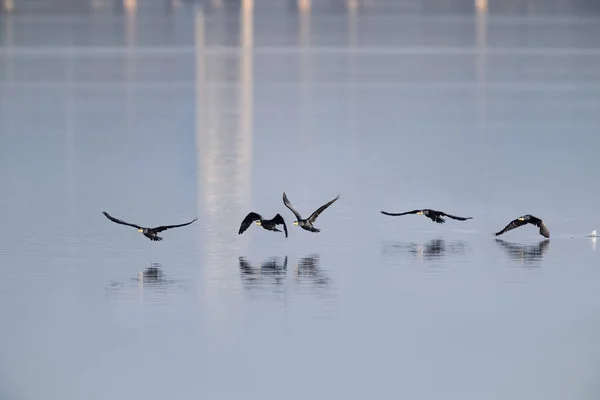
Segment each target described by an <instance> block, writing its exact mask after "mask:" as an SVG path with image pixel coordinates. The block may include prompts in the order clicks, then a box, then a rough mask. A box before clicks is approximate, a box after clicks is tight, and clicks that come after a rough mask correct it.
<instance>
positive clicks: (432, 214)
mask: <svg viewBox="0 0 600 400" xmlns="http://www.w3.org/2000/svg"><path fill="white" fill-rule="evenodd" d="M339 198H340V195H337V197H336V198H334V199H333V200H330V201H328V202H327V203H325V204H323V205H322V206H321V207H319V208H318V209H317V210H316V211H315V212H313V213H312V214H311V215H310V217H308V218H302V216H301V215H300V213H299V212H298V211H297V210H296V209H295V208H294V207H293V206H292V203H291V202H290V201H289V200H288V197H287V195H286V194H285V192H283V204H284V205H285V206H286V207H287V208H288V209H289V210H290V211H291V212H292V213H293V214H294V215H295V216H296V220H295V221H294V222H293V224H294V226H299V227H301V228H302V229H304V230H307V231H309V232H314V233H317V232H320V231H321V230H320V229H318V228H315V227H314V225H313V224H314V222H315V220H316V219H317V218H318V217H319V215H321V213H322V212H323V211H325V210H326V209H327V208H328V207H329V206H331V205H332V204H333V203H335V202H336V201H337V200H338V199H339ZM102 213H103V214H104V216H105V217H106V218H108V219H109V220H111V221H112V222H115V223H117V224H121V225H127V226H132V227H134V228H136V229H137V230H138V231H139V232H141V233H142V234H143V235H144V236H146V237H147V238H148V239H150V240H152V241H160V240H162V237H160V236H158V233H159V232H162V231H165V230H167V229H171V228H178V227H181V226H186V225H190V224H191V223H193V222H194V221H196V220H198V218H194V219H193V220H192V221H190V222H186V223H183V224H178V225H163V226H157V227H155V228H144V227H141V226H139V225H136V224H131V223H129V222H125V221H122V220H120V219H118V218H115V217H113V216H111V215H110V214H108V213H107V212H106V211H102ZM381 213H382V214H384V215H389V216H393V217H397V216H401V215H408V214H417V215H424V216H426V217H427V218H429V219H431V220H432V221H433V222H436V223H438V224H443V223H444V222H446V220H445V219H444V218H442V217H448V218H451V219H455V220H458V221H466V220H469V219H473V217H457V216H455V215H451V214H447V213H445V212H443V211H437V210H432V209H429V208H424V209H421V210H412V211H406V212H401V213H389V212H386V211H381ZM253 222H254V223H256V225H258V226H261V227H263V229H266V230H268V231H272V232H281V230H279V229H277V226H278V225H282V226H283V231H284V232H285V237H286V238H287V237H288V230H287V225H286V223H285V220H284V219H283V217H282V216H281V214H279V213H278V214H276V215H275V216H274V217H273V218H271V219H264V218H263V217H262V215H260V214H258V213H256V212H254V211H251V212H250V213H248V215H246V217H245V218H244V220H243V221H242V223H241V225H240V229H239V231H238V234H240V235H241V234H242V233H244V232H245V231H246V230H247V229H248V228H249V227H250V225H252V223H253ZM527 224H532V225H534V226H537V227H538V228H539V233H540V235H542V236H544V237H546V238H549V237H550V230H549V229H548V227H547V226H546V224H544V221H542V220H541V219H540V218H537V217H534V216H533V215H530V214H527V215H523V216H521V217H519V218H516V219H514V220H512V221H511V222H510V223H509V224H508V225H506V226H505V227H504V229H502V230H501V231H499V232H496V233H495V234H494V235H495V236H499V235H502V234H503V233H506V232H508V231H510V230H513V229H515V228H518V227H520V226H523V225H527ZM594 233H595V231H594Z"/></svg>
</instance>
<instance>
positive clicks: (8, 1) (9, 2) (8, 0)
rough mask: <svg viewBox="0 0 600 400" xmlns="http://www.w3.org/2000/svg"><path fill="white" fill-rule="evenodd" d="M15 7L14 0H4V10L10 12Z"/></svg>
mask: <svg viewBox="0 0 600 400" xmlns="http://www.w3.org/2000/svg"><path fill="white" fill-rule="evenodd" d="M14 9H15V2H14V0H4V10H5V11H6V12H9V13H10V12H12V11H13V10H14Z"/></svg>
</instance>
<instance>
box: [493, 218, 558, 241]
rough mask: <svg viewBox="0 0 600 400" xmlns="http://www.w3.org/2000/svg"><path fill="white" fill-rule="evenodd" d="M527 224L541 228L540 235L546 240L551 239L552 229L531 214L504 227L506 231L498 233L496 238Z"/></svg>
mask: <svg viewBox="0 0 600 400" xmlns="http://www.w3.org/2000/svg"><path fill="white" fill-rule="evenodd" d="M527 224H532V225H535V226H537V227H538V228H540V230H539V232H540V235H542V236H544V237H546V238H549V237H550V229H548V227H547V226H546V224H544V221H542V220H541V219H540V218H538V217H534V216H533V215H531V214H527V215H523V216H521V217H519V218H516V219H514V220H512V221H510V223H509V224H508V225H506V226H505V227H504V229H502V230H501V231H500V232H496V233H495V234H494V236H500V235H502V234H503V233H505V232H508V231H511V230H513V229H515V228H518V227H520V226H523V225H527Z"/></svg>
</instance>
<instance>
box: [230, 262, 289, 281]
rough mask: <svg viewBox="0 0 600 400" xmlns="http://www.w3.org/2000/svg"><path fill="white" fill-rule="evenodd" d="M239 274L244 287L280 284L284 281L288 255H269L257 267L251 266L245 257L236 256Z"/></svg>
mask: <svg viewBox="0 0 600 400" xmlns="http://www.w3.org/2000/svg"><path fill="white" fill-rule="evenodd" d="M238 261H239V264H240V276H241V278H242V283H243V285H244V288H245V289H252V288H255V287H264V286H270V285H274V286H280V285H282V284H283V283H284V282H285V273H286V271H287V264H288V257H287V256H285V258H284V259H283V261H282V260H281V258H280V257H271V258H269V259H268V260H267V261H265V262H263V263H262V264H261V265H260V266H259V267H253V266H252V265H251V264H250V263H249V262H248V260H247V259H246V258H245V257H239V258H238Z"/></svg>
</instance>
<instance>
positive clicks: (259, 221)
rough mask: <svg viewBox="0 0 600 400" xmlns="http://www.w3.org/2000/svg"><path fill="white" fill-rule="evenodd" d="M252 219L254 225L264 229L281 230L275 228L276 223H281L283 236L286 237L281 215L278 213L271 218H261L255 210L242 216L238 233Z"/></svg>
mask: <svg viewBox="0 0 600 400" xmlns="http://www.w3.org/2000/svg"><path fill="white" fill-rule="evenodd" d="M254 221H256V225H258V226H262V227H263V228H264V229H266V230H268V231H273V232H281V231H280V230H279V229H277V225H283V230H284V231H285V237H288V231H287V226H286V225H285V221H284V220H283V217H282V216H281V215H280V214H277V215H276V216H274V217H273V219H263V217H262V216H261V215H260V214H257V213H255V212H250V213H249V214H248V215H246V218H244V220H243V221H242V224H241V225H240V230H239V231H238V235H241V234H242V233H244V231H245V230H246V229H248V228H249V227H250V225H252V223H253V222H254Z"/></svg>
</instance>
